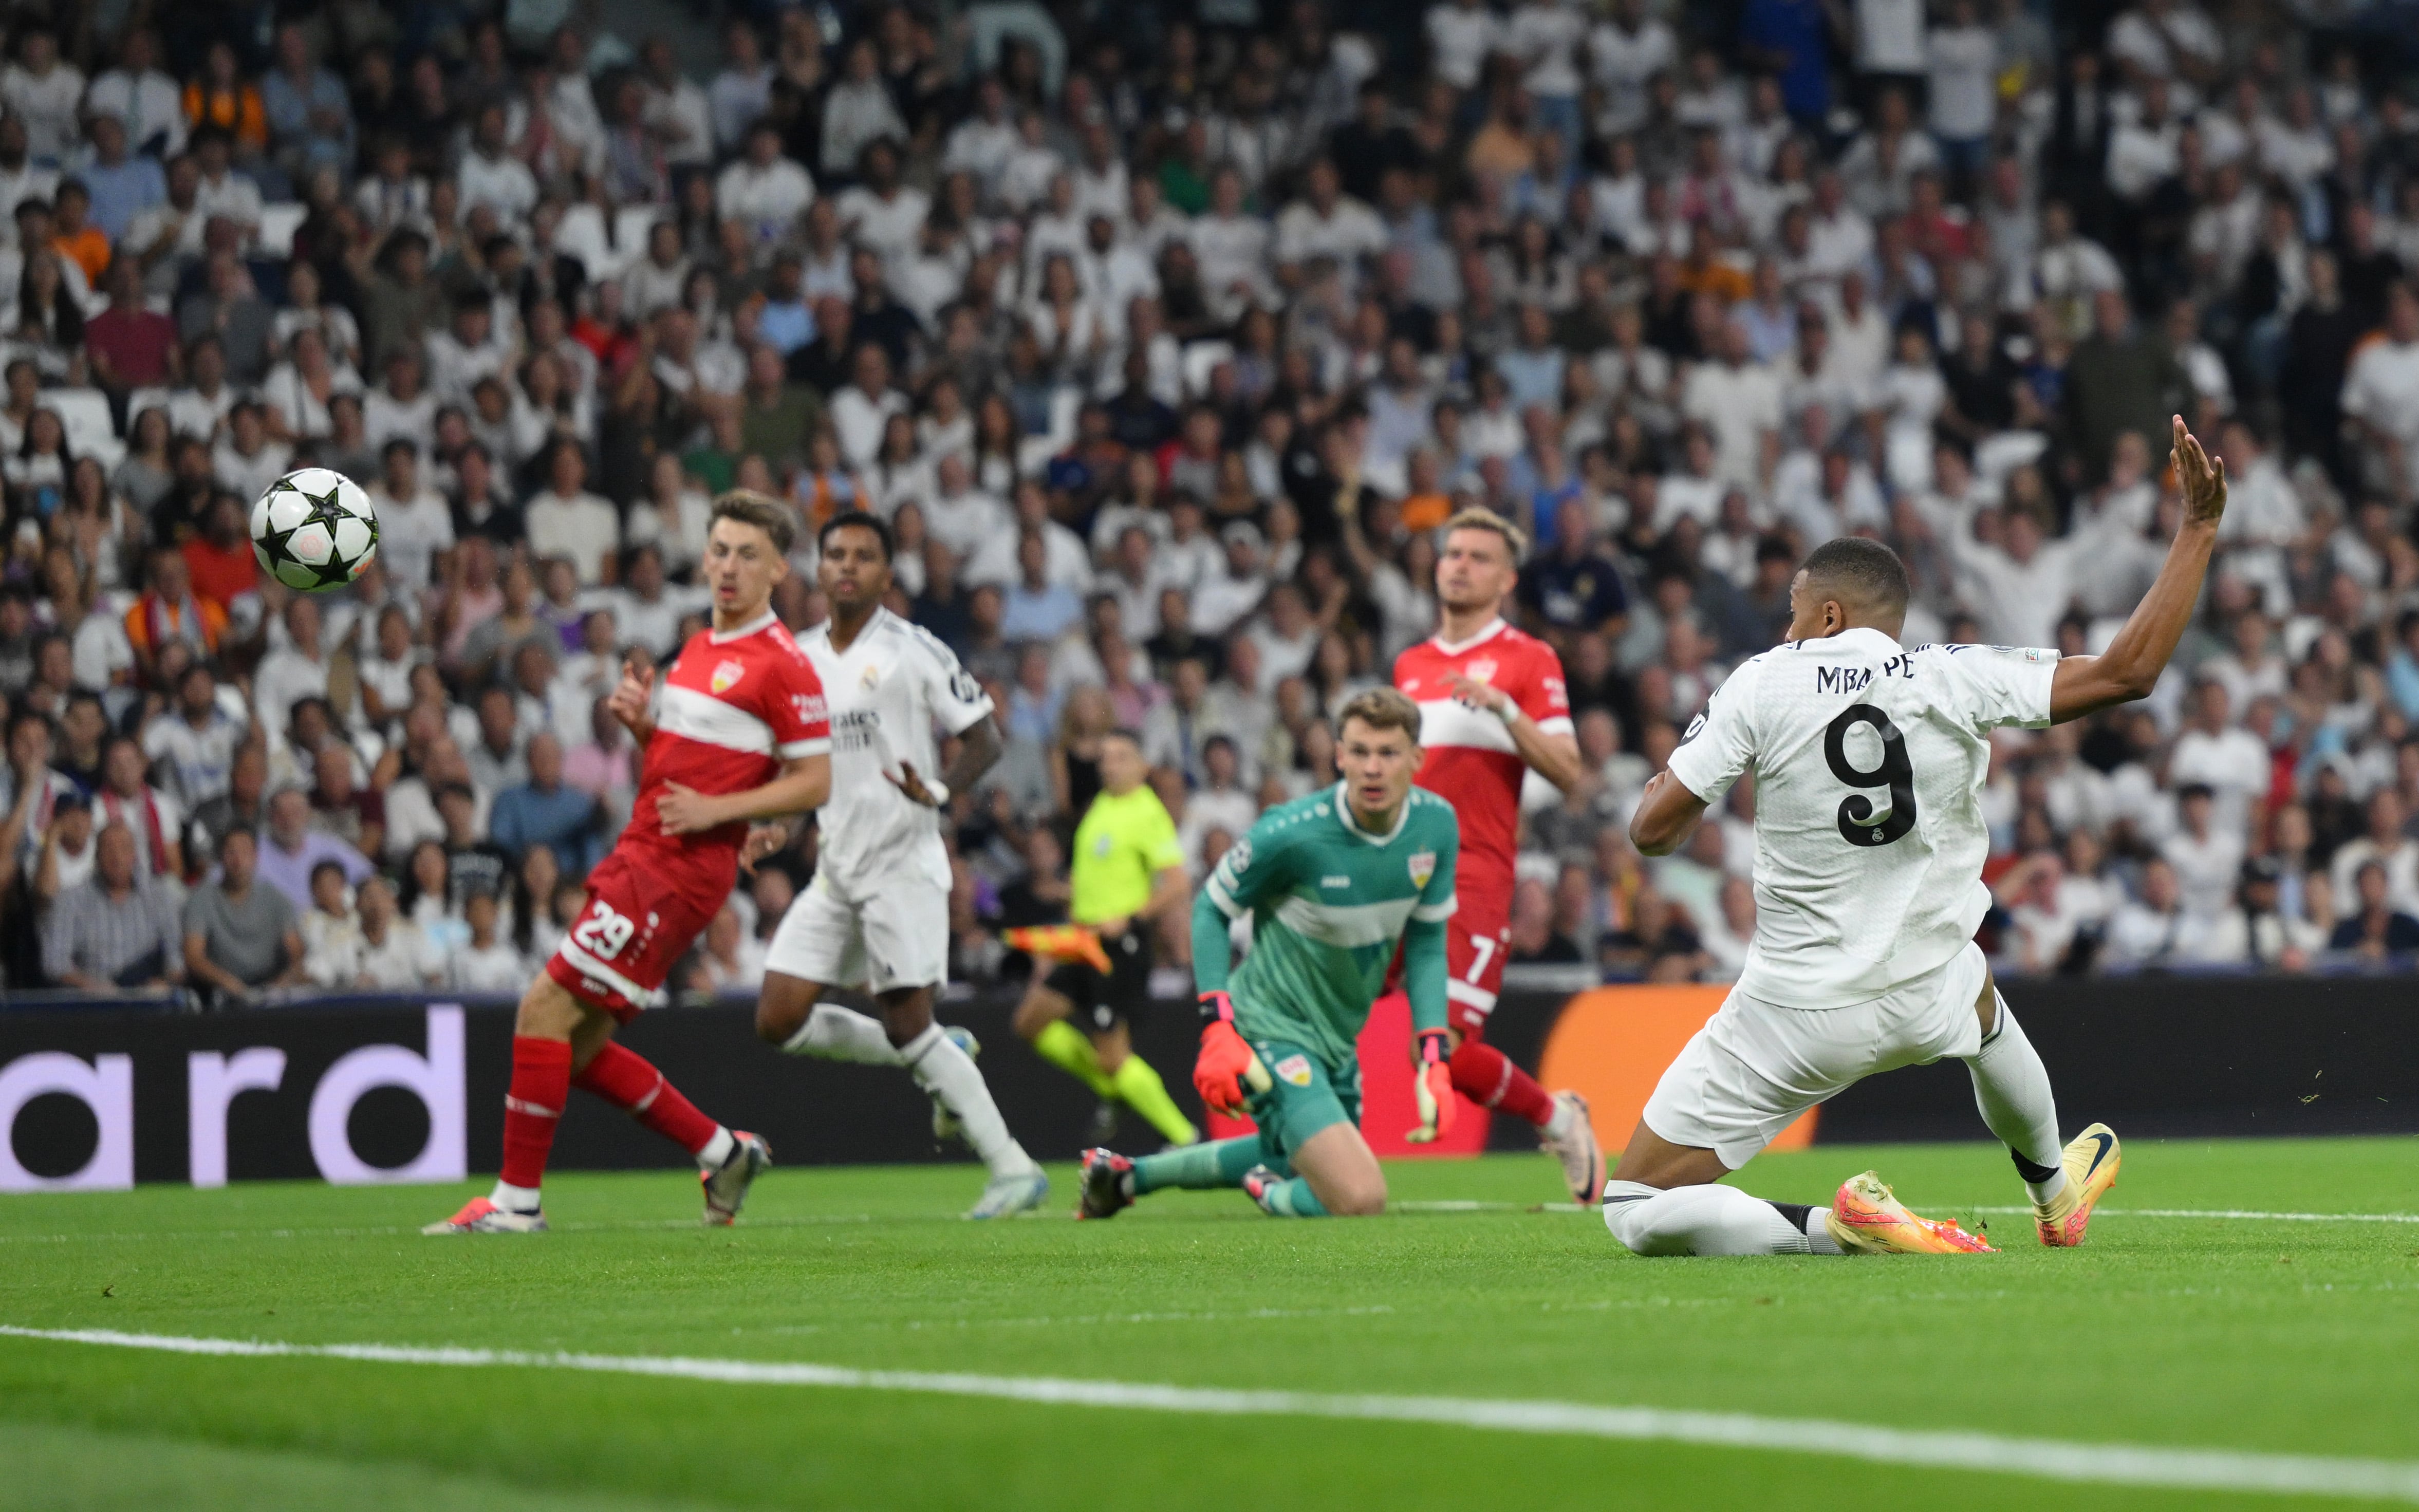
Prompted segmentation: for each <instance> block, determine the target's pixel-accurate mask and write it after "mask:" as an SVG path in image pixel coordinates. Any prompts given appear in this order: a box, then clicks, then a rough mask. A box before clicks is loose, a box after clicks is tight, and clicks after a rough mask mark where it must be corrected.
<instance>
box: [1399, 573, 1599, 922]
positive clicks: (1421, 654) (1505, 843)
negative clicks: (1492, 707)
mask: <svg viewBox="0 0 2419 1512" xmlns="http://www.w3.org/2000/svg"><path fill="white" fill-rule="evenodd" d="M1456 675H1458V676H1462V677H1467V678H1469V679H1470V680H1471V681H1472V682H1475V683H1485V684H1487V686H1488V687H1498V688H1502V690H1503V691H1504V692H1505V693H1506V694H1508V695H1510V697H1511V699H1512V702H1515V703H1517V704H1518V705H1519V706H1520V711H1521V712H1522V713H1524V714H1526V715H1527V716H1528V717H1530V718H1532V719H1534V720H1536V721H1537V724H1538V727H1539V728H1541V729H1543V730H1544V731H1545V732H1546V733H1548V734H1567V733H1571V731H1572V729H1573V726H1572V724H1571V700H1570V694H1569V693H1568V692H1567V691H1565V690H1564V687H1563V660H1562V658H1561V657H1560V656H1555V655H1554V648H1553V647H1551V646H1549V645H1548V644H1546V643H1545V642H1544V641H1543V640H1538V639H1537V638H1536V637H1534V636H1532V635H1527V634H1524V633H1522V632H1521V631H1518V630H1516V629H1514V628H1513V627H1512V626H1510V625H1506V624H1504V623H1503V622H1502V620H1500V619H1499V620H1494V621H1490V622H1489V623H1488V624H1487V628H1486V629H1484V630H1481V631H1479V632H1478V633H1477V634H1476V635H1474V636H1472V637H1471V638H1470V639H1469V640H1465V641H1462V642H1461V643H1459V644H1457V645H1448V644H1447V643H1445V642H1444V641H1442V640H1437V639H1435V638H1433V637H1431V638H1430V639H1428V640H1423V641H1421V642H1420V643H1419V644H1418V645H1415V646H1412V647H1410V649H1408V650H1406V651H1405V652H1404V653H1403V654H1402V655H1401V656H1397V657H1395V658H1394V686H1395V687H1398V688H1400V689H1402V691H1403V693H1404V694H1405V695H1406V696H1407V697H1409V698H1410V701H1411V702H1414V703H1416V704H1418V705H1419V706H1420V745H1421V746H1422V748H1425V751H1426V753H1427V755H1426V759H1425V761H1423V762H1421V763H1420V775H1419V778H1418V781H1419V785H1420V786H1422V787H1424V788H1425V789H1427V790H1428V791H1429V792H1430V793H1434V794H1437V795H1441V796H1442V797H1444V798H1446V799H1447V800H1449V801H1450V802H1451V803H1452V804H1453V811H1454V813H1455V815H1456V817H1458V818H1459V819H1460V821H1461V860H1460V862H1459V865H1460V868H1461V870H1460V871H1459V872H1456V877H1457V878H1461V879H1469V878H1471V875H1472V873H1476V874H1477V876H1478V877H1479V878H1482V879H1485V880H1489V881H1494V882H1497V883H1498V884H1499V885H1500V887H1501V889H1502V892H1503V893H1504V894H1505V898H1506V902H1507V903H1508V902H1509V895H1510V892H1511V883H1512V858H1513V854H1514V852H1515V851H1516V850H1517V849H1518V845H1519V834H1520V781H1521V779H1522V778H1523V777H1525V776H1526V775H1527V774H1528V770H1529V764H1528V763H1526V762H1524V761H1522V760H1521V759H1520V753H1519V751H1518V750H1517V749H1516V748H1514V747H1513V745H1512V732H1511V730H1510V728H1509V727H1507V726H1506V725H1505V724H1504V723H1503V721H1502V719H1499V718H1497V717H1495V716H1494V715H1493V714H1491V713H1489V712H1487V710H1485V709H1474V708H1471V707H1470V706H1469V705H1467V704H1464V703H1462V702H1459V701H1457V700H1456V699H1455V697H1454V696H1453V679H1454V678H1455V677H1456ZM1462 890H1463V891H1465V892H1467V891H1469V890H1470V889H1469V888H1468V887H1466V886H1465V887H1463V889H1462Z"/></svg>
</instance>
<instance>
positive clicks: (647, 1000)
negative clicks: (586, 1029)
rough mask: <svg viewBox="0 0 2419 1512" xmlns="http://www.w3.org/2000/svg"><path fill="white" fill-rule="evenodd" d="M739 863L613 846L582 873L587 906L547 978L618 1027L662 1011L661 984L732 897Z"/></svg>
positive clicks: (725, 850)
mask: <svg viewBox="0 0 2419 1512" xmlns="http://www.w3.org/2000/svg"><path fill="white" fill-rule="evenodd" d="M737 865H738V863H737V859H736V857H735V856H734V855H733V853H732V850H731V849H730V848H729V847H728V846H724V845H702V846H701V845H692V846H685V847H682V848H680V849H678V850H674V849H671V848H669V847H657V846H653V845H647V846H633V845H628V844H623V845H616V846H615V847H613V854H612V855H610V856H607V857H605V859H604V860H602V861H600V862H598V863H597V866H596V870H594V871H593V872H589V873H588V907H587V909H586V911H585V912H583V913H582V914H581V915H580V916H579V918H578V922H576V923H574V924H573V925H572V926H571V929H570V931H569V932H568V933H565V934H564V935H563V937H562V945H561V946H559V947H557V948H556V949H555V952H554V955H553V958H552V959H550V960H548V961H547V964H546V974H547V976H549V977H552V978H553V979H554V980H556V981H558V982H560V983H562V988H563V990H564V991H565V992H568V993H569V994H571V995H572V996H574V997H577V998H578V999H579V1000H580V1001H581V1002H583V1003H586V1004H587V1005H588V1006H590V1007H591V1008H597V1009H602V1010H604V1011H606V1012H608V1013H610V1014H612V1015H613V1016H614V1017H615V1018H617V1019H619V1020H621V1021H622V1022H623V1023H624V1024H626V1023H628V1022H629V1021H630V1020H631V1019H632V1018H634V1017H636V1016H637V1014H638V1013H639V1010H641V1009H647V1008H655V1007H657V1006H659V1005H661V1004H662V1003H663V1001H664V999H665V997H666V994H665V992H664V979H665V978H666V977H669V976H670V975H671V969H672V967H673V966H674V965H675V964H678V963H679V961H680V958H681V957H682V956H684V955H686V954H687V953H688V948H689V947H690V946H691V945H692V944H694V943H695V942H696V940H697V937H698V936H699V935H700V934H702V933H705V926H706V925H707V924H709V923H711V922H713V920H714V916H715V915H716V914H717V913H719V912H720V911H721V909H722V905H723V903H725V902H726V901H728V900H729V898H730V897H731V887H732V880H733V878H734V877H736V876H737V874H738V871H737Z"/></svg>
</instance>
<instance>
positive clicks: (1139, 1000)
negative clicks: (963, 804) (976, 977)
mask: <svg viewBox="0 0 2419 1512" xmlns="http://www.w3.org/2000/svg"><path fill="white" fill-rule="evenodd" d="M1100 759H1101V793H1100V795H1099V796H1098V797H1095V798H1094V799H1093V800H1092V806H1091V808H1089V809H1087V810H1085V813H1084V818H1083V822H1082V823H1081V824H1079V825H1076V826H1075V844H1074V858H1073V861H1072V864H1071V871H1070V872H1069V881H1070V883H1071V888H1072V896H1071V899H1070V901H1069V906H1068V914H1069V917H1070V918H1071V921H1072V922H1074V923H1077V924H1082V925H1086V926H1088V927H1089V928H1091V929H1093V930H1096V931H1098V932H1099V933H1100V936H1101V949H1102V951H1104V952H1105V953H1106V954H1107V956H1108V958H1109V969H1108V970H1107V971H1105V972H1103V971H1102V970H1100V969H1099V968H1097V967H1096V966H1094V965H1092V964H1089V963H1087V962H1083V961H1065V962H1061V963H1060V964H1058V965H1057V966H1056V968H1055V969H1054V970H1052V971H1051V972H1050V973H1049V975H1048V976H1046V977H1044V976H1042V975H1040V963H1038V962H1037V964H1036V966H1035V977H1034V981H1033V985H1032V986H1031V987H1029V988H1027V989H1026V990H1025V1001H1023V1002H1022V1003H1019V1004H1018V1005H1017V1007H1016V1032H1017V1033H1018V1034H1020V1035H1022V1036H1024V1037H1025V1039H1026V1040H1027V1041H1031V1043H1032V1045H1033V1048H1034V1049H1035V1050H1036V1051H1037V1052H1039V1053H1040V1056H1041V1057H1042V1058H1043V1059H1044V1060H1047V1061H1049V1062H1050V1063H1051V1064H1052V1065H1055V1066H1056V1067H1058V1068H1059V1069H1060V1070H1062V1071H1064V1072H1067V1074H1069V1075H1070V1076H1072V1077H1074V1078H1075V1079H1076V1080H1077V1081H1079V1082H1082V1083H1083V1084H1084V1085H1085V1086H1086V1087H1088V1088H1091V1089H1092V1091H1093V1093H1094V1095H1096V1096H1098V1097H1099V1098H1100V1100H1101V1109H1100V1113H1099V1115H1098V1116H1097V1123H1098V1124H1104V1125H1107V1126H1108V1127H1107V1128H1105V1129H1102V1128H1098V1127H1096V1129H1095V1133H1096V1134H1099V1135H1100V1136H1102V1137H1106V1135H1107V1134H1108V1133H1109V1132H1111V1131H1112V1130H1114V1128H1115V1125H1116V1119H1117V1108H1116V1104H1117V1103H1124V1104H1125V1105H1126V1106H1128V1107H1130V1108H1132V1109H1133V1110H1134V1111H1135V1112H1136V1113H1139V1114H1141V1115H1142V1116H1143V1118H1144V1119H1148V1121H1149V1123H1150V1126H1151V1127H1152V1128H1154V1129H1156V1130H1158V1131H1159V1133H1160V1135H1161V1136H1162V1137H1163V1138H1164V1139H1165V1140H1166V1141H1167V1142H1168V1143H1169V1144H1171V1145H1189V1144H1191V1143H1193V1142H1194V1140H1195V1139H1198V1138H1199V1137H1200V1132H1199V1131H1198V1130H1196V1129H1194V1127H1193V1121H1192V1120H1191V1119H1187V1118H1186V1117H1185V1116H1184V1113H1183V1111H1182V1110H1181V1109H1179V1107H1178V1106H1177V1105H1176V1103H1174V1101H1173V1100H1171V1099H1170V1098H1169V1097H1168V1095H1167V1087H1166V1085H1165V1084H1164V1083H1163V1082H1162V1081H1161V1080H1160V1079H1159V1072H1155V1071H1153V1070H1151V1068H1150V1064H1149V1062H1148V1061H1146V1060H1144V1059H1143V1058H1142V1057H1140V1056H1137V1055H1135V1054H1134V1053H1133V1039H1132V1033H1131V1030H1130V1025H1131V1024H1132V1020H1133V1019H1134V1018H1135V1017H1136V1016H1137V1015H1138V1014H1140V1013H1141V1012H1142V1011H1143V1010H1144V1009H1145V1008H1146V1007H1147V1006H1148V1003H1149V1001H1150V969H1151V961H1152V956H1153V954H1154V952H1153V950H1152V949H1151V930H1152V928H1153V927H1154V926H1156V925H1157V923H1158V922H1159V920H1161V919H1163V918H1183V917H1185V914H1186V909H1187V903H1188V902H1189V894H1190V891H1191V889H1190V887H1188V886H1187V883H1186V878H1185V873H1184V849H1183V847H1182V846H1181V845H1179V843H1178V842H1177V839H1176V822H1175V821H1174V820H1172V819H1170V818H1169V817H1168V816H1167V807H1166V805H1164V804H1163V803H1161V802H1160V801H1159V795H1158V794H1156V793H1153V792H1152V791H1151V790H1150V784H1149V783H1148V781H1147V780H1145V779H1147V778H1148V776H1149V773H1150V768H1149V764H1148V763H1147V762H1145V761H1144V760H1143V754H1142V741H1141V738H1140V737H1139V736H1137V735H1136V734H1135V733H1133V732H1132V731H1131V730H1113V731H1111V732H1109V733H1107V734H1106V735H1104V736H1102V739H1101V758H1100Z"/></svg>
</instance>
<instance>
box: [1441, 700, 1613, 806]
mask: <svg viewBox="0 0 2419 1512" xmlns="http://www.w3.org/2000/svg"><path fill="white" fill-rule="evenodd" d="M1453 696H1454V697H1455V698H1457V699H1459V700H1460V701H1461V702H1464V703H1468V704H1471V705H1473V706H1475V707H1477V708H1481V709H1484V710H1486V711H1487V713H1489V714H1491V715H1494V716H1495V717H1497V718H1499V719H1501V720H1502V721H1503V728H1504V729H1506V730H1508V731H1510V732H1511V733H1512V748H1513V749H1514V750H1516V751H1518V752H1519V753H1520V759H1521V760H1522V761H1524V762H1526V763H1528V764H1530V765H1531V766H1533V767H1535V768H1536V769H1537V775H1538V776H1540V777H1542V778H1544V779H1546V780H1547V781H1548V782H1551V783H1552V784H1554V786H1555V787H1557V788H1559V789H1561V790H1562V791H1563V792H1564V793H1568V792H1570V791H1571V790H1572V789H1573V788H1575V787H1578V786H1579V779H1580V778H1582V777H1584V776H1586V768H1585V767H1584V766H1582V765H1581V764H1580V763H1579V737H1578V736H1577V735H1574V734H1572V733H1569V732H1567V731H1556V732H1553V733H1548V732H1547V730H1546V728H1545V727H1544V726H1543V725H1540V724H1539V723H1538V722H1537V721H1536V720H1534V719H1533V718H1531V717H1529V714H1528V711H1527V710H1525V709H1523V708H1521V707H1520V704H1519V702H1518V700H1516V699H1514V698H1513V697H1512V695H1511V694H1509V693H1506V692H1505V691H1503V690H1502V688H1500V687H1491V686H1490V685H1488V684H1486V683H1482V682H1479V681H1478V680H1477V679H1475V678H1471V677H1456V678H1455V679H1454V680H1453Z"/></svg>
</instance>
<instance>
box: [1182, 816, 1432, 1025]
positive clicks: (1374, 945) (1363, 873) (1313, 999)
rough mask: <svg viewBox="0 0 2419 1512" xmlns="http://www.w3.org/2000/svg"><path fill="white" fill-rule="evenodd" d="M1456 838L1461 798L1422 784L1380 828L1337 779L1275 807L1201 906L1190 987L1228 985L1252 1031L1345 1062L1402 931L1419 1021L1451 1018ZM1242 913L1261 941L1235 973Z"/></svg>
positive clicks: (1222, 867)
mask: <svg viewBox="0 0 2419 1512" xmlns="http://www.w3.org/2000/svg"><path fill="white" fill-rule="evenodd" d="M1460 848H1461V829H1460V825H1458V824H1457V823H1456V821H1455V819H1454V814H1453V806H1452V805H1451V804H1449V803H1447V802H1445V800H1444V799H1442V798H1440V797H1438V796H1437V795H1435V794H1433V793H1428V792H1425V791H1423V790H1422V789H1419V788H1413V789H1411V791H1410V798H1409V799H1408V800H1406V801H1405V803H1404V804H1403V808H1402V811H1401V812H1400V813H1399V814H1397V815H1396V816H1395V820H1394V830H1393V832H1392V833H1389V834H1383V835H1375V834H1371V833H1369V832H1368V831H1366V830H1364V829H1363V828H1362V827H1361V826H1360V825H1358V824H1357V823H1355V822H1354V820H1353V818H1352V813H1351V809H1350V807H1349V805H1348V803H1347V802H1346V800H1345V792H1344V786H1343V784H1342V783H1338V784H1336V785H1335V786H1334V787H1332V788H1326V789H1322V790H1321V791H1319V792H1317V793H1314V794H1311V795H1308V796H1307V797H1302V798H1298V799H1296V800H1295V801H1294V802H1292V803H1288V804H1284V805H1282V806H1280V807H1278V808H1274V809H1271V810H1269V811H1268V812H1267V813H1264V814H1262V815H1261V816H1260V821H1259V823H1257V824H1256V825H1253V826H1252V829H1251V833H1250V834H1248V835H1246V836H1244V837H1243V838H1242V839H1241V840H1239V841H1236V842H1235V844H1234V846H1233V848H1232V849H1230V850H1228V851H1227V852H1226V855H1225V858H1224V859H1222V860H1220V861H1219V863H1218V867H1217V870H1216V871H1214V872H1210V882H1209V885H1208V886H1207V887H1204V888H1203V889H1202V893H1201V897H1200V899H1199V901H1198V902H1196V903H1194V915H1193V942H1194V944H1193V976H1194V984H1195V986H1196V987H1198V988H1199V990H1200V991H1202V992H1205V993H1206V992H1214V991H1216V990H1218V989H1219V988H1222V987H1223V988H1225V989H1226V992H1227V994H1228V995H1229V996H1230V997H1231V998H1232V999H1233V1000H1234V1005H1235V1026H1236V1028H1237V1029H1238V1030H1239V1031H1240V1033H1241V1034H1242V1036H1243V1037H1244V1038H1245V1039H1247V1040H1252V1041H1261V1040H1282V1041H1287V1042H1288V1043H1291V1044H1298V1045H1301V1046H1302V1047H1303V1048H1304V1049H1307V1050H1310V1051H1312V1052H1313V1053H1315V1054H1317V1056H1319V1057H1321V1058H1322V1059H1324V1060H1326V1061H1327V1062H1328V1063H1329V1064H1330V1065H1343V1064H1345V1063H1346V1062H1348V1061H1349V1060H1350V1059H1351V1058H1352V1054H1353V1041H1355V1040H1356V1039H1357V1038H1358V1037H1359V1036H1360V1033H1361V1026H1362V1025H1363V1024H1364V1023H1365V1022H1367V1020H1368V1017H1369V1005H1370V1004H1371V1003H1372V1002H1374V1001H1375V1000H1376V999H1377V996H1378V995H1379V993H1380V992H1382V991H1384V990H1385V985H1386V968H1387V966H1388V965H1389V964H1392V962H1393V960H1394V947H1395V944H1396V943H1397V942H1398V941H1399V942H1401V943H1402V944H1403V986H1404V990H1405V992H1406V993H1408V994H1409V995H1410V1000H1411V1022H1412V1024H1413V1026H1415V1027H1417V1028H1422V1029H1432V1028H1442V1027H1444V1022H1445V958H1444V921H1445V919H1446V918H1448V917H1450V916H1451V914H1452V913H1453V905H1454V897H1453V873H1454V857H1455V856H1456V853H1457V852H1458V851H1459V850H1460ZM1246 913H1248V914H1250V915H1251V916H1252V951H1251V954H1250V955H1248V956H1246V957H1245V958H1244V960H1243V964H1241V965H1240V966H1237V967H1235V968H1234V969H1233V972H1232V975H1231V980H1230V976H1229V972H1228V950H1227V945H1226V925H1227V921H1228V920H1229V919H1231V918H1240V917H1241V916H1242V915H1244V914H1246Z"/></svg>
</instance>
